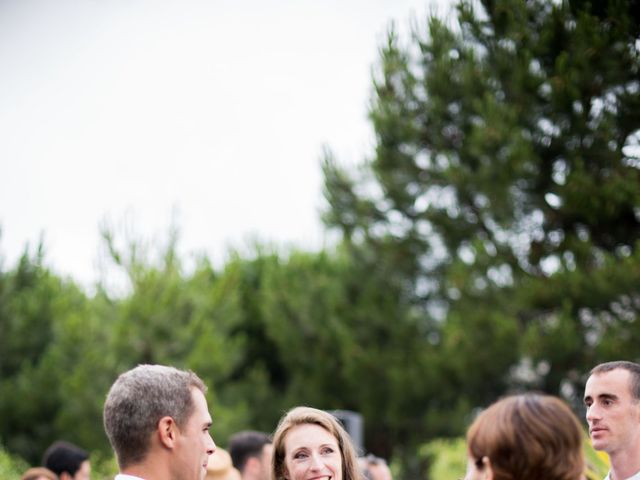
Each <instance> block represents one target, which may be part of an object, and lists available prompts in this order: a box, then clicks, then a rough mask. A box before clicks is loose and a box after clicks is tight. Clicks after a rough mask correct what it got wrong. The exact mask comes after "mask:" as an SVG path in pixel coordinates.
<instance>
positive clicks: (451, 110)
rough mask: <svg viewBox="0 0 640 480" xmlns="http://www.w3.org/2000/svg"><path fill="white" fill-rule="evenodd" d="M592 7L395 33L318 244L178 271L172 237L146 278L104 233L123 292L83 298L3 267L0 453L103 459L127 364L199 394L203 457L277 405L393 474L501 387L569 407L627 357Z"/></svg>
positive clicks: (623, 200)
mask: <svg viewBox="0 0 640 480" xmlns="http://www.w3.org/2000/svg"><path fill="white" fill-rule="evenodd" d="M594 4H597V8H596V7H592V4H591V3H589V2H581V1H574V2H545V1H534V0H531V1H526V2H525V1H513V0H509V1H505V0H502V1H498V0H496V1H489V0H487V1H485V2H482V5H478V6H477V8H478V9H479V10H478V11H474V10H473V9H472V8H471V6H470V4H469V3H466V2H463V3H462V4H460V6H459V9H458V16H457V20H458V22H459V23H458V24H456V25H452V26H448V25H447V24H445V23H444V22H443V21H441V20H438V19H437V18H431V19H429V21H428V25H426V29H424V28H423V27H422V26H421V25H418V26H417V27H416V31H415V32H414V34H413V36H412V37H411V38H410V39H407V40H405V41H404V43H403V41H402V40H401V39H400V36H399V35H397V34H396V33H395V32H393V31H392V32H391V33H390V35H389V39H388V42H387V44H386V45H385V46H384V47H383V48H382V49H381V63H380V66H379V69H378V71H377V73H376V75H375V80H374V96H373V100H372V105H371V120H372V122H373V126H374V129H375V133H376V150H375V154H374V155H373V158H372V159H370V160H369V161H367V162H365V163H364V164H363V165H362V166H361V167H360V168H359V169H357V170H355V171H349V170H348V169H346V168H343V167H341V166H340V165H339V164H338V162H337V161H336V160H335V159H333V158H332V156H331V154H330V153H327V155H326V158H325V161H324V163H323V168H324V174H325V197H326V200H327V207H326V209H325V212H324V219H325V221H326V224H327V227H328V228H330V229H334V230H337V231H339V232H340V233H341V234H342V239H343V240H342V242H340V244H339V245H337V246H336V247H335V248H332V249H327V250H325V251H320V252H303V251H296V250H293V251H287V252H280V251H277V250H275V249H269V248H261V247H257V248H256V250H255V251H254V252H253V253H252V254H246V255H239V254H234V255H231V256H230V258H229V259H228V261H227V262H226V263H225V264H224V265H223V266H221V267H220V268H214V267H213V266H212V265H211V264H210V263H209V262H208V261H207V259H206V258H203V259H202V260H201V261H200V262H199V263H198V264H197V265H196V266H195V267H194V268H192V269H190V270H189V271H187V270H185V268H184V267H183V265H182V263H181V260H180V259H179V258H178V256H177V255H176V245H175V236H174V235H169V242H168V244H167V245H166V246H165V247H164V248H162V249H161V251H160V255H158V257H157V259H155V260H154V259H153V258H152V257H151V256H150V253H151V252H150V251H149V250H147V249H144V248H142V247H141V246H140V245H139V244H136V243H135V242H132V243H131V244H130V245H129V246H128V247H126V248H117V247H116V244H117V242H116V241H115V240H116V239H114V235H113V233H112V232H104V241H105V244H106V246H107V247H108V248H107V250H108V251H109V252H110V258H111V260H112V263H113V264H114V265H115V268H117V269H119V272H121V273H123V274H124V276H125V277H126V279H127V281H128V284H129V287H130V288H129V290H128V291H127V293H126V294H123V295H114V294H113V293H111V291H110V290H109V289H108V288H106V287H104V286H98V288H97V291H96V293H95V294H92V295H88V294H87V293H86V292H84V291H83V290H82V289H80V288H78V286H77V285H75V284H74V282H73V281H71V280H69V279H63V278H61V277H60V276H58V275H56V274H55V273H54V272H52V271H51V270H50V269H49V268H48V267H47V265H46V261H45V256H44V253H43V252H42V251H41V249H40V250H38V251H36V252H35V253H30V252H27V253H25V255H24V256H23V257H22V258H21V260H20V261H19V262H18V264H17V265H15V266H11V267H8V268H7V267H5V266H4V265H3V264H2V263H0V445H4V446H5V447H6V449H7V450H8V451H9V452H11V453H12V454H15V455H19V456H21V457H22V458H24V459H26V460H27V461H29V462H31V463H37V462H38V461H39V459H40V456H41V453H42V452H43V450H44V448H45V447H46V446H47V445H48V444H49V443H50V442H51V441H53V440H54V439H57V438H65V439H67V440H70V441H73V442H76V443H78V444H80V445H82V446H84V447H85V448H87V449H90V450H91V451H94V452H98V454H99V453H100V452H101V454H102V455H103V456H105V457H104V458H110V457H109V449H108V444H107V440H106V438H105V436H104V433H103V431H102V421H101V410H102V402H103V399H104V396H105V394H106V392H107V390H108V388H109V385H110V384H111V383H112V382H113V380H114V379H115V378H116V376H117V374H118V373H120V372H122V371H124V370H126V369H128V368H131V367H132V366H135V365H136V364H138V363H142V362H157V363H167V364H172V365H176V366H178V367H183V368H191V369H193V370H195V371H196V372H197V373H199V374H200V375H201V376H202V377H203V378H204V379H205V381H206V382H207V383H208V385H209V386H210V391H209V393H208V397H209V402H210V405H211V407H212V413H213V418H214V426H213V429H212V430H213V435H214V438H215V439H216V441H217V443H219V444H220V445H222V446H224V445H225V443H226V439H227V438H228V436H229V434H231V433H232V432H233V431H235V430H238V429H242V428H258V429H262V430H267V431H271V430H272V429H273V428H274V426H275V423H276V421H277V419H278V418H279V417H280V415H281V414H282V413H283V411H284V410H286V409H287V408H289V407H291V406H293V405H296V404H309V405H313V406H316V407H319V408H326V409H351V410H356V411H359V412H361V413H362V414H363V415H364V419H365V441H366V448H367V450H369V451H373V452H374V453H376V454H378V455H382V456H385V457H387V458H389V457H393V461H394V466H395V467H397V468H396V472H397V473H398V474H403V475H404V476H405V477H406V478H412V477H414V476H417V475H418V473H419V472H426V471H427V465H426V464H425V462H423V460H424V459H423V458H422V457H420V456H419V455H418V454H417V452H418V448H419V445H422V444H424V443H425V442H426V441H428V440H430V439H433V438H436V437H449V436H458V435H460V434H461V433H462V432H463V431H464V429H465V426H466V425H467V424H468V421H469V419H470V417H471V415H472V413H473V411H474V409H475V408H477V407H482V406H485V405H487V404H489V403H491V402H492V401H494V400H495V399H496V398H497V397H499V396H501V395H503V394H505V393H507V392H509V391H515V390H520V389H530V388H535V389H540V390H544V391H546V392H549V393H553V394H561V395H563V396H564V397H565V398H567V399H568V400H570V401H571V402H575V404H576V408H578V407H577V404H578V403H579V402H580V395H581V391H582V384H583V381H584V375H585V372H587V371H588V370H589V368H591V366H593V365H594V364H596V363H598V362H599V361H603V360H609V359H613V358H625V359H630V360H638V359H639V358H640V357H638V353H637V344H638V341H639V340H640V326H639V324H638V322H637V318H638V311H639V309H640V291H639V289H638V285H640V249H639V248H638V247H639V245H640V244H639V243H638V240H639V232H640V158H639V156H638V144H639V143H640V80H639V68H640V38H639V34H640V24H639V22H638V20H639V16H640V15H639V7H638V3H637V2H631V1H628V2H623V1H619V0H610V1H608V2H594ZM0 453H1V452H0ZM96 458H98V457H96ZM443 461H444V460H443ZM104 464H105V465H112V464H111V463H110V460H106V461H105V462H104ZM105 468H106V470H105V471H107V470H109V467H105ZM457 473H459V472H456V474H457ZM423 478H424V477H423Z"/></svg>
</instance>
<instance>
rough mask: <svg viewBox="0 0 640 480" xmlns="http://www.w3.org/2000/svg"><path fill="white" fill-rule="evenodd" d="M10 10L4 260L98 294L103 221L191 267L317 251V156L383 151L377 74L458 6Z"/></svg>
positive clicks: (102, 2)
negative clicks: (284, 249) (263, 251)
mask: <svg viewBox="0 0 640 480" xmlns="http://www.w3.org/2000/svg"><path fill="white" fill-rule="evenodd" d="M438 3H439V4H440V5H439V6H437V3H436V2H435V0H433V1H429V0H426V1H418V0H279V1H278V0H277V1H269V0H244V1H233V0H226V1H220V0H207V1H205V0H202V1H195V0H175V1H160V0H53V1H52V0H38V1H36V0H0V228H1V229H2V234H1V237H0V256H1V257H4V268H5V269H6V268H8V267H12V266H13V265H15V261H16V259H17V258H18V256H19V255H20V253H21V252H22V251H23V250H24V248H25V247H26V245H27V244H29V245H31V246H32V247H33V246H34V245H35V244H37V242H38V239H39V238H40V236H41V235H43V237H44V244H45V249H46V259H47V260H46V263H47V264H48V265H50V266H52V267H53V268H54V269H55V270H56V272H58V273H60V274H63V275H70V276H72V277H73V278H74V279H75V280H77V281H78V282H80V283H81V284H83V285H85V286H87V285H91V283H92V282H93V281H94V280H96V279H97V277H98V274H99V271H100V269H99V264H100V263H101V262H100V261H99V257H100V248H99V245H100V240H99V227H100V225H101V224H102V223H103V222H105V221H106V222H109V223H111V224H112V225H115V226H116V227H118V228H122V225H127V226H128V228H129V230H131V231H133V236H137V237H140V238H142V239H153V238H159V239H161V240H162V239H163V238H166V232H167V230H168V228H169V225H170V224H171V223H172V219H173V223H174V224H175V225H176V226H177V227H178V228H179V231H180V243H179V247H180V248H179V251H180V252H181V255H182V256H184V257H185V258H186V257H188V256H189V255H192V254H193V253H194V252H205V253H206V254H207V255H208V256H209V257H210V258H211V259H212V260H214V262H221V261H224V258H225V254H226V252H227V251H228V248H229V247H234V248H242V247H243V245H246V244H247V243H248V239H250V238H254V237H257V238H259V239H261V240H263V241H270V242H274V243H276V244H278V245H296V246H298V247H300V248H304V249H316V248H320V247H321V246H322V245H323V244H324V242H325V241H326V238H325V237H324V234H323V230H322V226H321V223H320V217H319V209H320V206H321V205H322V193H321V173H320V166H319V165H320V164H319V159H320V156H321V152H322V147H323V145H328V146H329V147H330V148H331V149H332V150H333V151H334V152H335V153H336V154H337V156H338V158H339V160H341V161H343V162H346V163H355V162H359V161H361V160H362V159H363V158H365V157H366V156H368V155H370V153H371V151H372V145H373V138H372V132H371V127H370V125H369V123H368V121H367V118H366V115H367V105H368V101H369V99H370V95H371V68H372V67H373V65H374V64H375V63H376V62H377V58H378V48H379V46H380V45H381V44H382V42H383V40H384V37H385V32H386V30H387V27H388V25H389V22H390V21H391V20H395V21H396V22H397V25H398V27H399V28H400V30H401V31H403V32H408V30H409V20H410V19H411V18H412V17H413V18H417V19H418V20H424V18H425V16H426V14H427V13H428V12H429V11H432V10H433V9H434V8H439V9H440V11H441V12H446V11H447V8H448V7H447V5H449V4H450V3H451V2H450V1H448V0H439V2H438Z"/></svg>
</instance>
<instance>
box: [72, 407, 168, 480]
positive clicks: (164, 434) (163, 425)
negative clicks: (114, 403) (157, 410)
mask: <svg viewBox="0 0 640 480" xmlns="http://www.w3.org/2000/svg"><path fill="white" fill-rule="evenodd" d="M177 435H178V426H177V425H176V421H175V420H174V419H173V418H171V417H168V416H167V417H162V418H161V419H160V420H159V421H158V438H159V439H160V443H161V444H162V445H163V446H165V447H166V448H173V447H174V446H175V444H176V437H177ZM60 480H62V479H60Z"/></svg>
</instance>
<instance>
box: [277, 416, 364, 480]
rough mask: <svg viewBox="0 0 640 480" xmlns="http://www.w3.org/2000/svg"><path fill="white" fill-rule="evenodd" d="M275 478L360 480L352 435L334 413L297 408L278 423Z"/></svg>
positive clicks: (288, 479) (281, 479)
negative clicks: (350, 435)
mask: <svg viewBox="0 0 640 480" xmlns="http://www.w3.org/2000/svg"><path fill="white" fill-rule="evenodd" d="M271 474H272V479H273V480H308V479H310V478H321V477H327V478H329V479H330V480H360V478H361V473H360V469H359V468H358V459H357V456H356V449H355V447H354V445H353V442H352V441H351V437H349V434H348V433H347V432H346V430H345V429H344V428H343V427H342V425H341V424H340V422H339V421H338V420H337V419H336V418H335V417H334V416H333V415H331V414H330V413H328V412H325V411H323V410H318V409H316V408H311V407H295V408H293V409H292V410H289V411H288V412H287V413H286V414H285V415H284V416H283V417H282V418H281V419H280V422H279V423H278V426H277V428H276V431H275V433H274V435H273V460H272V470H271Z"/></svg>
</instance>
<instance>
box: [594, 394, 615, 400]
mask: <svg viewBox="0 0 640 480" xmlns="http://www.w3.org/2000/svg"><path fill="white" fill-rule="evenodd" d="M598 398H599V399H601V400H617V399H618V396H617V395H615V394H613V393H601V394H600V395H598Z"/></svg>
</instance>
